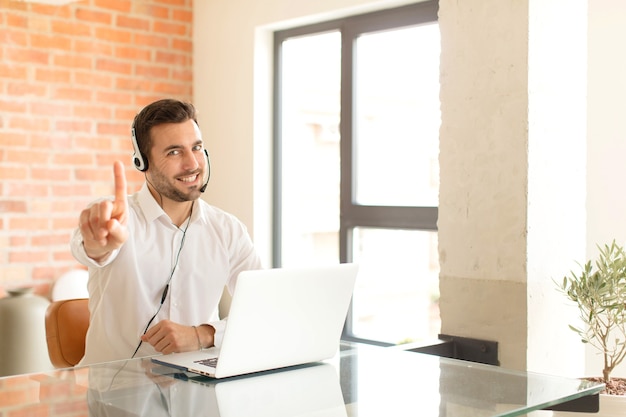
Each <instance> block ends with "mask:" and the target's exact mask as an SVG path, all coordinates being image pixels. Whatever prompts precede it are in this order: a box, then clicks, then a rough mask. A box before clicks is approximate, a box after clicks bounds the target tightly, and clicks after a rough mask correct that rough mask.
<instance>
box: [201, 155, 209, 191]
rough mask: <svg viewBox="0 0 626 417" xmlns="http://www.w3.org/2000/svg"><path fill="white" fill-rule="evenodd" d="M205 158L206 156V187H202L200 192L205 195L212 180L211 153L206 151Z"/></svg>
mask: <svg viewBox="0 0 626 417" xmlns="http://www.w3.org/2000/svg"><path fill="white" fill-rule="evenodd" d="M204 156H206V181H205V182H204V185H203V186H202V187H200V192H201V193H203V192H204V191H205V190H206V187H207V185H209V180H210V179H211V160H210V159H209V151H207V150H206V149H205V150H204Z"/></svg>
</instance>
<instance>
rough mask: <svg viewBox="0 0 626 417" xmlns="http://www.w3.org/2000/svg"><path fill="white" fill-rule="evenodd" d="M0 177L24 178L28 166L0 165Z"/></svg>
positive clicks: (6, 178) (7, 178)
mask: <svg viewBox="0 0 626 417" xmlns="http://www.w3.org/2000/svg"><path fill="white" fill-rule="evenodd" d="M0 178H2V181H6V180H24V179H26V178H28V168H27V167H26V166H18V167H16V166H10V165H5V164H2V165H0Z"/></svg>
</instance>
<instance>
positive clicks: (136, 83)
mask: <svg viewBox="0 0 626 417" xmlns="http://www.w3.org/2000/svg"><path fill="white" fill-rule="evenodd" d="M115 88H117V89H118V90H129V91H150V90H151V89H152V82H151V81H148V80H146V79H144V78H118V79H117V80H116V81H115ZM134 116H135V115H134V114H133V118H134Z"/></svg>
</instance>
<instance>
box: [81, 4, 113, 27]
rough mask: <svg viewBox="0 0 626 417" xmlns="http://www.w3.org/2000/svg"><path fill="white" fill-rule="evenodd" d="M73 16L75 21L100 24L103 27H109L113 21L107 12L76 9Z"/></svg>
mask: <svg viewBox="0 0 626 417" xmlns="http://www.w3.org/2000/svg"><path fill="white" fill-rule="evenodd" d="M75 15H76V19H78V20H80V21H85V22H92V23H102V24H105V25H109V24H111V22H112V21H113V17H112V15H111V13H109V12H102V11H98V10H92V9H87V8H83V7H78V8H77V9H76V12H75Z"/></svg>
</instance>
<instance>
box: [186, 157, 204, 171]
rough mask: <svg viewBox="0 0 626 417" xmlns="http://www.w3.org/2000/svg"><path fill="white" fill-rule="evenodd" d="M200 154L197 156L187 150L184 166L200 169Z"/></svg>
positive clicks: (188, 168) (190, 168)
mask: <svg viewBox="0 0 626 417" xmlns="http://www.w3.org/2000/svg"><path fill="white" fill-rule="evenodd" d="M198 158H199V156H197V155H196V154H195V153H194V152H185V158H184V161H183V163H184V168H185V169H186V170H188V171H193V170H195V169H198V167H199V166H200V161H198Z"/></svg>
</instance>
